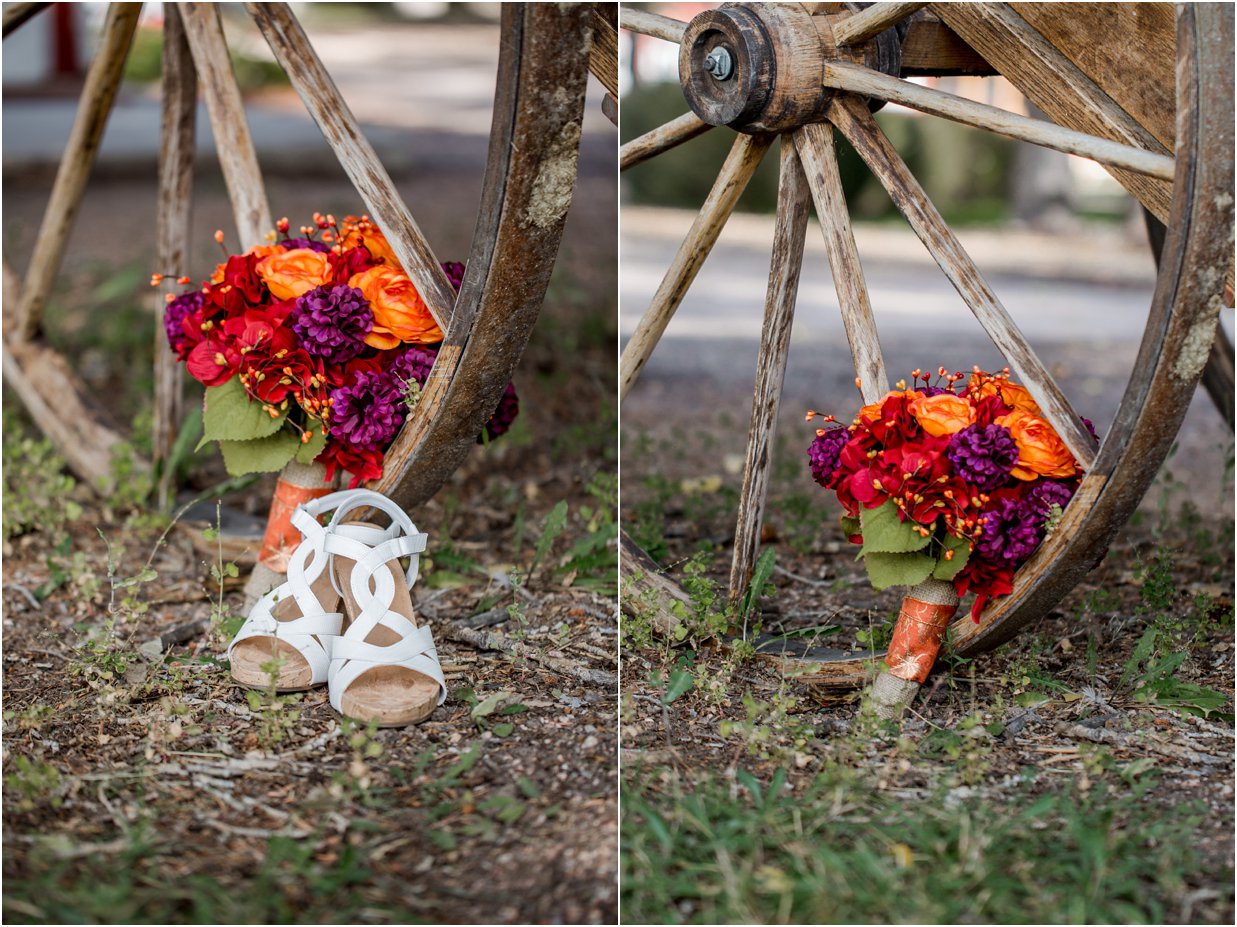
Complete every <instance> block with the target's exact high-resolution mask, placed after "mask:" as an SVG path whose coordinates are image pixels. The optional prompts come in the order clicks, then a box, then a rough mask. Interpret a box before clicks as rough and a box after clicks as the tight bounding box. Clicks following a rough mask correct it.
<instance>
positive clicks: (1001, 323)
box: [829, 96, 1095, 469]
mask: <svg viewBox="0 0 1237 927" xmlns="http://www.w3.org/2000/svg"><path fill="white" fill-rule="evenodd" d="M829 118H830V119H831V120H832V121H833V123H834V125H836V126H837V127H838V129H839V130H840V131H841V132H842V134H843V135H844V136H846V139H847V141H849V142H850V143H851V145H852V146H853V147H854V149H855V151H856V152H858V154H859V156H860V157H861V158H862V159H863V160H864V162H865V163H866V164H867V165H868V168H869V170H871V171H872V173H873V175H874V176H875V177H876V178H877V180H879V181H880V183H881V185H882V186H883V187H884V188H885V190H886V191H887V192H888V193H889V195H890V197H891V198H892V199H893V202H894V204H895V205H896V206H897V207H898V210H899V211H900V212H901V213H902V215H903V216H905V217H906V220H907V222H909V223H910V226H911V228H912V229H914V230H915V234H917V235H918V236H919V238H920V240H921V241H922V242H923V243H924V246H925V247H926V248H927V249H928V252H929V253H930V254H931V255H932V257H933V258H934V259H935V260H936V263H937V264H938V265H939V266H940V268H941V270H942V271H944V273H945V276H946V277H947V278H948V279H949V282H950V283H952V284H953V285H954V288H955V289H957V291H958V294H959V295H960V296H961V297H962V298H963V300H964V301H965V302H966V304H967V306H968V307H969V308H970V310H971V312H972V313H974V315H975V318H976V319H977V320H978V321H979V323H980V325H982V326H983V329H984V331H985V332H986V333H987V334H988V337H989V338H991V339H992V342H993V344H995V345H996V346H997V348H998V349H999V350H1000V351H1001V353H1002V354H1003V355H1004V357H1005V359H1006V360H1007V361H1008V363H1009V366H1010V368H1011V369H1012V370H1013V371H1014V372H1015V373H1016V374H1017V375H1018V377H1019V378H1020V379H1021V381H1022V383H1023V385H1024V386H1025V387H1026V388H1027V389H1028V390H1029V391H1030V393H1031V395H1032V396H1033V397H1034V398H1035V401H1036V402H1037V403H1038V404H1039V406H1040V408H1041V409H1042V410H1043V413H1044V417H1045V418H1046V419H1047V420H1048V422H1049V423H1051V425H1052V426H1053V427H1054V428H1055V429H1056V431H1057V434H1059V435H1060V436H1061V439H1062V440H1063V441H1064V442H1065V445H1066V446H1067V447H1068V448H1069V449H1070V451H1071V452H1072V453H1073V455H1074V457H1075V458H1077V460H1078V462H1079V464H1081V465H1082V467H1083V468H1084V469H1090V467H1091V465H1092V463H1093V462H1094V460H1095V442H1094V441H1093V440H1092V439H1091V436H1090V435H1089V434H1088V433H1087V431H1086V429H1085V428H1084V426H1083V424H1082V419H1081V417H1080V416H1079V415H1078V413H1077V412H1075V411H1074V409H1073V408H1072V407H1071V405H1070V403H1069V400H1068V399H1066V398H1065V394H1064V393H1063V392H1061V388H1060V387H1059V386H1057V384H1056V381H1055V380H1054V379H1053V377H1052V375H1051V374H1050V373H1049V372H1048V369H1047V368H1046V367H1045V366H1044V364H1043V362H1042V361H1040V359H1039V357H1038V356H1037V355H1036V354H1035V352H1034V351H1033V350H1032V349H1031V346H1030V344H1028V342H1027V340H1026V338H1025V337H1024V336H1023V335H1022V332H1020V331H1019V330H1018V327H1017V325H1015V323H1014V320H1013V318H1012V317H1011V316H1010V314H1009V312H1008V311H1007V310H1006V309H1005V307H1004V306H1003V305H1001V303H1000V301H999V300H998V299H997V297H996V294H994V293H993V292H992V288H991V287H989V286H988V283H987V281H985V280H984V278H983V276H982V275H981V274H980V272H979V269H978V268H977V267H976V266H975V264H974V262H972V261H971V258H970V256H969V255H968V254H967V253H966V251H965V250H963V248H962V245H961V243H960V242H959V241H958V239H957V237H956V236H955V235H954V233H953V231H952V230H951V229H950V228H949V226H948V225H947V224H946V223H945V220H944V219H943V218H941V214H940V213H939V212H938V211H937V209H936V207H935V206H933V205H932V203H931V201H930V200H929V199H928V196H927V194H926V193H925V192H924V190H923V188H922V187H921V186H920V185H919V182H918V181H917V180H916V179H915V177H914V175H912V174H911V172H910V170H909V168H907V166H906V163H905V162H904V161H903V160H902V158H901V157H900V156H899V155H898V153H897V151H895V150H894V148H893V145H891V144H890V142H889V139H887V138H886V137H885V134H884V133H883V132H882V131H881V130H880V127H879V126H878V125H877V124H876V120H875V119H873V118H872V114H871V113H870V112H868V108H867V106H866V105H865V104H864V103H863V102H862V101H861V100H859V99H858V98H856V97H851V96H844V97H840V98H838V99H836V100H834V101H833V102H832V103H831V104H830V106H829Z"/></svg>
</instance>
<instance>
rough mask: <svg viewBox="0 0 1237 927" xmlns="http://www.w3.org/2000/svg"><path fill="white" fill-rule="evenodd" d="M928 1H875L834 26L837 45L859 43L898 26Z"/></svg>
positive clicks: (834, 39) (834, 38) (834, 37)
mask: <svg viewBox="0 0 1237 927" xmlns="http://www.w3.org/2000/svg"><path fill="white" fill-rule="evenodd" d="M927 5H928V4H926V3H896V2H890V3H875V4H873V5H872V6H869V7H868V8H867V9H866V10H860V11H859V12H858V13H856V14H855V15H854V16H851V17H849V18H847V19H844V20H842V21H841V22H840V23H838V24H837V25H835V26H834V27H833V41H834V44H835V45H838V46H842V45H857V44H859V43H860V42H865V41H867V40H868V39H870V38H872V37H873V36H875V35H878V34H879V33H881V32H884V31H885V30H886V29H888V28H889V27H891V26H896V25H897V24H898V23H900V22H901V21H902V20H904V19H906V17H908V16H910V15H911V14H912V13H915V12H918V11H919V10H922V9H923V8H924V7H925V6H927Z"/></svg>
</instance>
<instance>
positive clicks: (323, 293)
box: [292, 284, 374, 364]
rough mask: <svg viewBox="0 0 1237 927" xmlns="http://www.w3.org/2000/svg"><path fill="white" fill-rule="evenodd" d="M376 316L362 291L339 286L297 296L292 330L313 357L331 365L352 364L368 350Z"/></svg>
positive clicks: (321, 288) (316, 289)
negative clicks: (366, 347)
mask: <svg viewBox="0 0 1237 927" xmlns="http://www.w3.org/2000/svg"><path fill="white" fill-rule="evenodd" d="M373 327H374V313H373V310H371V309H370V308H369V302H368V301H367V300H366V299H365V296H364V294H362V293H361V291H360V290H355V289H353V288H352V287H350V286H344V285H343V284H336V285H334V286H320V287H315V288H314V289H312V290H310V291H309V292H308V293H306V294H305V295H304V296H298V297H297V300H296V309H295V310H294V311H293V313H292V330H293V331H294V332H296V336H297V337H298V338H299V339H300V341H301V344H302V346H303V347H304V348H305V350H306V351H308V352H309V353H310V354H313V355H315V356H317V357H321V358H322V359H323V360H325V361H326V362H327V363H328V364H342V363H344V362H346V361H350V360H352V358H354V357H356V356H357V355H358V354H360V353H361V351H363V350H364V349H365V336H366V335H368V334H369V333H370V330H371V329H372V328H373Z"/></svg>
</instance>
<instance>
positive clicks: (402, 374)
mask: <svg viewBox="0 0 1237 927" xmlns="http://www.w3.org/2000/svg"><path fill="white" fill-rule="evenodd" d="M437 357H438V349H437V348H435V347H425V346H424V345H415V344H414V345H412V346H411V347H409V348H408V350H406V351H405V352H404V353H403V354H401V355H400V356H399V357H397V358H395V360H394V361H392V362H391V366H390V367H389V368H387V372H388V373H389V374H390V375H391V378H392V380H394V381H395V385H396V386H398V387H399V388H400V390H402V391H403V392H405V393H406V392H407V391H408V384H410V383H416V384H417V385H418V386H424V385H425V381H426V380H428V379H429V375H430V368H431V367H433V366H434V360H435V359H436V358H437Z"/></svg>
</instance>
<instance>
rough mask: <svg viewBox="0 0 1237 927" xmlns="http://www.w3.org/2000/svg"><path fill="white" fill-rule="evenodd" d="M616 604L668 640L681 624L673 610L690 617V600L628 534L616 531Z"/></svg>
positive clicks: (672, 637) (671, 638) (673, 636)
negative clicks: (617, 594)
mask: <svg viewBox="0 0 1237 927" xmlns="http://www.w3.org/2000/svg"><path fill="white" fill-rule="evenodd" d="M619 601H620V602H621V603H622V607H623V611H624V612H625V613H627V614H628V615H631V616H633V617H636V618H639V619H641V620H644V621H648V622H649V623H650V624H652V626H653V628H654V629H655V630H656V631H658V632H659V633H661V634H663V635H665V636H666V637H667V638H669V639H670V640H674V639H675V631H677V630H678V628H679V626H680V625H681V624H682V623H683V622H682V619H681V618H680V617H679V616H678V614H676V610H683V609H686V610H687V611H688V613H690V611H691V609H692V608H693V605H692V600H691V597H690V596H689V595H687V593H685V592H684V591H683V590H682V589H680V588H679V586H678V584H677V583H675V582H674V581H673V580H672V579H669V578H668V577H667V576H666V575H665V573H663V572H662V569H661V567H659V566H658V565H657V564H656V563H655V562H654V561H653V558H652V557H650V556H649V555H648V554H646V553H645V552H644V551H643V550H641V549H640V546H639V545H638V544H636V542H635V541H633V540H632V539H631V538H630V537H628V536H627V532H626V531H623V530H622V529H620V530H619Z"/></svg>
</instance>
